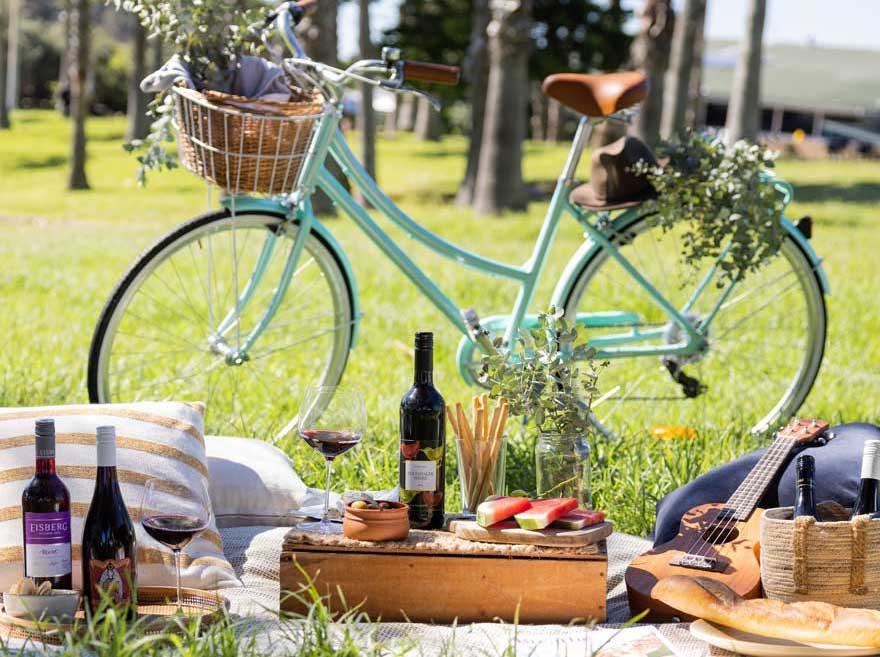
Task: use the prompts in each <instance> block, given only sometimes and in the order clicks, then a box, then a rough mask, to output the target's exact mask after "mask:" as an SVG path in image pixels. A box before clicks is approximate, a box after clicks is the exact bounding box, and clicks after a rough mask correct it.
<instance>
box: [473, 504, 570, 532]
mask: <svg viewBox="0 0 880 657" xmlns="http://www.w3.org/2000/svg"><path fill="white" fill-rule="evenodd" d="M530 506H531V502H529V500H528V498H525V497H496V498H495V499H493V500H486V501H485V502H482V503H481V504H480V506H478V507H477V524H478V525H480V526H481V527H488V526H489V525H494V524H495V523H496V522H501V521H502V520H507V519H508V518H512V517H513V516H514V515H516V514H517V513H520V512H522V511H525V510H526V509H528V508H529V507H530ZM575 506H576V505H575Z"/></svg>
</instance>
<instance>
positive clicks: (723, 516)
mask: <svg viewBox="0 0 880 657" xmlns="http://www.w3.org/2000/svg"><path fill="white" fill-rule="evenodd" d="M827 429H828V423H827V422H823V421H822V420H797V419H795V420H792V421H791V422H790V423H789V424H787V425H786V426H785V427H783V428H781V429H780V430H779V431H778V432H776V433H775V434H774V437H775V440H774V441H773V444H772V445H771V446H770V449H768V450H767V451H766V452H765V453H764V455H763V456H761V458H760V460H759V461H758V463H757V464H755V467H754V468H753V469H752V471H751V472H750V473H749V474H748V476H746V478H745V479H743V481H742V483H741V484H740V485H739V488H737V489H736V491H734V493H733V495H732V496H731V497H730V499H729V500H727V502H725V503H713V504H703V505H700V506H696V507H694V508H693V509H691V510H690V511H688V512H687V513H686V514H685V515H684V517H683V518H682V519H681V528H680V529H679V532H678V536H676V537H675V538H674V539H672V540H671V541H669V542H667V543H663V544H662V545H659V546H657V547H655V548H654V549H653V550H651V551H649V552H646V553H645V554H643V555H641V556H640V557H637V558H636V559H635V560H633V562H632V563H631V564H630V566H629V568H627V570H626V577H625V580H626V591H627V595H628V596H629V606H630V610H631V611H632V613H633V614H636V613H639V612H641V611H644V610H645V609H647V610H649V617H652V618H662V617H666V618H669V617H671V616H679V617H681V614H680V613H678V612H677V611H675V610H674V609H672V608H671V607H668V606H666V605H664V604H663V603H662V602H660V601H658V600H655V599H653V598H652V597H651V590H652V589H653V588H654V584H656V583H657V580H659V579H661V578H663V577H667V576H669V575H690V576H698V575H699V576H700V577H709V578H711V579H715V580H718V581H720V582H724V583H725V584H727V586H729V587H730V588H732V589H733V590H734V591H736V592H737V593H738V594H739V595H741V596H742V597H744V598H757V597H759V596H760V594H761V566H760V562H759V557H760V554H759V551H760V544H759V539H760V524H761V511H763V509H758V508H757V504H758V502H759V501H760V499H761V498H762V497H763V496H764V492H765V491H766V490H767V487H768V486H769V485H770V482H772V481H773V478H774V477H775V476H776V474H777V473H778V472H779V470H780V468H781V467H782V465H783V464H784V463H786V462H787V461H788V458H789V456H790V455H791V453H792V452H793V451H794V450H795V449H797V448H799V447H802V446H804V445H806V444H808V443H814V444H825V441H827V439H829V438H831V436H830V435H828V436H825V435H824V434H825V431H826V430H827Z"/></svg>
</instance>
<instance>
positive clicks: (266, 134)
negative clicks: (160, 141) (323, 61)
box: [174, 87, 324, 194]
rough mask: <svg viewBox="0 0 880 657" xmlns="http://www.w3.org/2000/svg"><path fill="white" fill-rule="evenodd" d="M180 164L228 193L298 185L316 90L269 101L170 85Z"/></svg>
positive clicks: (319, 103)
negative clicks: (310, 93)
mask: <svg viewBox="0 0 880 657" xmlns="http://www.w3.org/2000/svg"><path fill="white" fill-rule="evenodd" d="M174 98H175V119H176V122H177V147H178V153H179V156H180V161H181V163H182V164H183V166H184V168H186V169H188V170H190V171H192V172H193V173H195V174H196V175H197V176H200V177H202V178H204V179H205V180H209V181H210V182H212V183H215V184H216V185H219V186H220V187H222V188H223V189H225V190H227V191H228V192H229V193H231V194H239V193H254V194H257V193H260V194H284V193H289V192H291V191H293V190H294V189H295V188H296V186H297V181H298V178H299V173H300V169H301V167H302V163H303V160H304V159H305V156H306V154H307V153H308V150H309V146H310V144H311V141H312V136H313V135H314V132H315V127H316V125H317V122H318V119H320V117H321V114H322V112H323V110H324V102H323V99H322V98H321V96H320V94H316V95H315V96H308V97H307V96H305V95H303V97H302V98H301V99H298V100H295V101H291V102H284V103H278V102H271V101H265V100H261V99H251V98H244V97H242V96H233V95H230V94H224V93H221V92H218V91H204V92H199V91H195V90H193V89H188V88H186V87H174Z"/></svg>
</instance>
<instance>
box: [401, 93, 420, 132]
mask: <svg viewBox="0 0 880 657" xmlns="http://www.w3.org/2000/svg"><path fill="white" fill-rule="evenodd" d="M397 98H398V101H399V102H398V104H397V121H396V124H397V129H398V130H400V131H401V132H412V131H413V128H415V127H416V112H417V111H418V103H417V102H416V97H415V96H413V95H412V94H404V95H402V96H398V97H397Z"/></svg>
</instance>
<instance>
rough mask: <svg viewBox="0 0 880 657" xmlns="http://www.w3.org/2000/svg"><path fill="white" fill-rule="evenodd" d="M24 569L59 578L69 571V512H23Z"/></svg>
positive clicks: (38, 574) (28, 573) (30, 572)
mask: <svg viewBox="0 0 880 657" xmlns="http://www.w3.org/2000/svg"><path fill="white" fill-rule="evenodd" d="M24 553H25V572H26V574H27V575H28V577H61V576H62V575H67V574H69V573H70V572H71V563H70V511H58V512H54V513H31V512H25V514H24Z"/></svg>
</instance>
